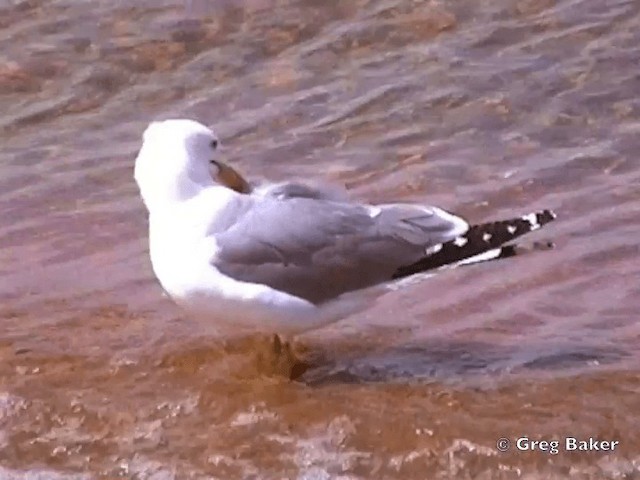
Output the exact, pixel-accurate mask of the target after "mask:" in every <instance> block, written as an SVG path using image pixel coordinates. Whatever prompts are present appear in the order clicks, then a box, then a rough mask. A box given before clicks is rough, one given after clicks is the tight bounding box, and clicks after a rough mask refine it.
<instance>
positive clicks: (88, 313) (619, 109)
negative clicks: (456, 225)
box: [0, 0, 640, 479]
mask: <svg viewBox="0 0 640 480" xmlns="http://www.w3.org/2000/svg"><path fill="white" fill-rule="evenodd" d="M485 3H486V2H480V3H479V2H471V1H468V0H462V1H460V2H454V3H453V4H449V3H446V4H445V3H442V2H418V3H416V2H401V1H394V0H381V1H377V2H368V1H356V0H354V1H341V2H337V1H332V2H311V1H303V0H298V1H295V0H288V1H274V0H253V1H249V0H244V1H242V2H230V1H229V2H203V1H198V0H191V1H189V2H179V1H165V2H150V1H140V2H137V3H136V4H135V5H134V6H132V5H130V4H128V3H126V4H125V3H123V2H92V3H90V4H89V3H82V2H66V1H62V0H56V1H50V2H38V1H25V2H12V3H9V4H6V5H3V6H0V28H2V31H3V34H4V38H5V39H7V41H6V42H4V48H3V55H4V57H3V62H2V65H0V111H1V112H2V115H0V130H1V133H0V135H1V136H2V145H3V148H2V151H1V153H0V156H1V157H0V171H1V175H0V192H1V195H0V209H1V210H2V211H3V212H4V216H3V218H6V219H7V220H8V221H6V222H3V224H2V226H1V227H0V228H1V230H0V275H1V276H0V279H1V280H0V282H1V283H0V300H1V302H0V319H1V320H2V334H0V358H1V361H0V379H1V382H0V445H1V446H2V448H1V449H0V464H1V465H2V467H0V476H1V477H3V478H4V477H7V478H60V479H68V478H100V477H101V476H102V477H104V478H113V477H114V476H117V475H119V476H122V477H124V478H207V477H212V476H213V477H217V478H339V477H340V476H341V475H342V478H420V479H422V478H434V477H440V478H460V477H470V478H476V477H486V478H515V477H519V476H526V475H529V476H531V477H532V478H565V477H566V476H567V474H570V475H574V476H580V477H583V478H620V477H622V476H628V477H631V476H633V474H634V473H635V474H637V473H638V470H637V465H638V462H639V461H640V459H639V458H638V457H637V448H636V446H637V445H638V440H639V439H638V436H637V432H638V431H639V429H638V428H637V427H638V421H639V417H638V415H637V412H638V411H640V409H639V408H638V400H637V398H639V397H638V390H639V388H638V385H639V384H640V383H639V382H638V380H639V379H638V371H637V364H638V359H639V352H640V351H639V349H638V339H639V334H640V331H639V330H638V326H637V322H636V321H635V320H636V317H637V312H638V311H640V308H639V307H640V305H639V304H638V298H640V289H639V288H638V282H637V278H638V273H639V271H638V265H637V262H634V259H635V258H637V256H638V244H637V237H638V227H637V225H638V219H639V212H640V197H639V196H638V193H637V188H635V186H636V185H637V183H638V180H639V179H640V169H639V168H638V162H637V161H636V156H637V155H636V154H637V151H638V147H639V146H640V145H639V144H638V131H639V129H638V125H640V123H639V121H638V118H639V117H638V114H639V111H640V110H639V104H638V101H637V99H636V97H637V88H638V78H637V65H638V61H639V60H640V47H638V45H640V41H639V40H640V39H639V38H638V35H639V34H638V32H640V29H639V28H638V27H639V23H640V7H639V6H638V4H637V2H633V1H631V0H622V1H614V0H607V1H604V2H600V3H598V2H589V1H585V0H558V1H555V2H552V1H544V2H533V1H527V0H523V1H519V2H515V3H514V2H506V1H498V2H493V3H491V4H485ZM176 116H189V117H194V118H198V119H199V120H201V121H203V122H205V123H208V124H212V125H215V127H216V130H217V131H218V133H219V134H220V135H221V137H222V138H223V149H224V154H225V156H226V161H228V162H229V163H230V164H232V165H234V166H236V167H237V168H239V169H240V170H241V171H244V172H248V173H251V174H252V175H255V176H257V177H260V176H262V175H264V176H267V177H269V178H271V179H273V180H278V179H283V178H285V177H288V176H290V175H295V176H300V177H305V178H311V179H318V180H323V181H326V180H328V181H332V182H336V183H339V184H344V185H346V186H347V187H348V188H349V189H350V191H351V194H352V195H353V196H355V197H357V198H361V199H367V200H371V201H390V200H392V199H401V200H404V201H416V202H432V203H434V204H439V205H443V206H444V207H445V208H448V209H451V210H455V211H459V212H461V213H462V214H464V215H465V216H467V217H468V218H469V219H470V220H472V221H484V220H490V219H494V218H502V217H505V216H508V215H510V214H513V213H514V212H520V211H529V210H532V209H536V208H541V207H548V208H554V209H555V210H556V211H557V212H558V213H559V216H560V218H559V220H558V221H557V222H555V223H554V224H553V226H552V229H553V232H551V231H549V232H546V233H543V234H542V235H552V237H553V239H554V241H556V243H557V245H558V248H557V249H555V250H553V251H550V252H545V254H544V255H536V254H531V255H525V256H523V257H521V258H514V259H510V260H508V261H504V262H497V263H495V264H485V265H477V266H472V267H468V268H464V269H458V270H451V271H445V272H442V273H441V274H439V275H437V276H436V277H431V278H427V279H423V280H422V281H417V282H411V283H409V284H407V285H405V286H403V288H400V289H397V290H396V291H393V292H390V293H389V294H387V295H385V296H384V297H382V298H380V299H379V300H378V301H376V302H375V303H372V305H371V308H370V309H369V310H368V311H366V312H363V313H362V314H359V315H357V316H354V317H353V318H349V319H346V320H345V321H343V322H341V323H339V324H336V325H334V326H332V327H330V328H327V329H323V330H321V331H317V332H314V333H312V334H309V335H305V336H304V337H300V338H297V339H296V341H295V343H294V346H295V349H296V350H297V352H296V355H297V356H298V357H299V358H300V359H302V360H304V361H306V362H309V363H310V364H312V365H314V368H311V369H309V370H307V371H306V372H304V374H302V376H300V378H298V379H297V380H296V381H293V382H289V381H288V380H286V377H287V376H288V375H290V374H291V373H292V372H291V368H292V356H290V355H289V353H286V354H285V355H283V354H282V351H281V352H280V354H278V355H276V354H275V353H277V352H275V353H274V351H273V348H272V347H273V345H272V344H271V343H270V341H271V339H270V338H262V337H256V338H226V339H220V338H217V337H215V336H213V335H211V333H210V329H209V328H208V326H207V325H201V324H196V323H194V322H193V321H191V320H190V319H188V318H185V317H184V316H183V315H182V313H181V312H180V311H179V310H177V309H176V308H175V307H174V306H173V304H172V303H171V302H170V301H169V300H168V299H167V298H166V297H164V296H163V294H162V292H161V291H160V289H159V287H158V286H157V285H156V283H155V281H154V280H153V276H152V273H151V270H150V268H149V265H148V262H147V252H146V248H147V246H146V218H145V215H144V210H143V206H142V204H141V203H140V201H139V200H138V198H137V191H136V188H135V185H134V183H133V180H132V166H133V158H134V157H135V155H136V153H137V149H138V148H139V145H140V134H141V132H142V130H143V129H144V127H145V125H146V124H147V123H148V122H149V121H150V120H151V119H154V118H168V117H176ZM538 239H540V240H544V238H542V237H538ZM294 373H300V372H294ZM294 376H295V375H294ZM523 434H526V435H528V436H530V437H531V438H540V439H559V438H562V437H563V436H566V435H571V436H576V437H585V438H588V437H590V436H592V437H598V438H600V439H604V440H619V441H620V442H621V443H620V450H616V451H615V452H613V453H602V452H601V453H597V452H592V453H589V454H578V453H566V452H564V453H561V454H558V455H556V456H547V455H544V454H542V453H540V452H527V453H514V452H511V453H509V452H507V453H498V451H497V450H496V449H495V448H494V446H495V442H496V440H497V439H498V438H500V437H508V438H515V437H516V436H520V435H523Z"/></svg>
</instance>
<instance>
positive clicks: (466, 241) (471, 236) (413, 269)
mask: <svg viewBox="0 0 640 480" xmlns="http://www.w3.org/2000/svg"><path fill="white" fill-rule="evenodd" d="M556 217H557V215H556V214H555V212H553V211H552V210H540V211H538V212H532V213H529V214H527V215H523V216H521V217H517V218H512V219H509V220H502V221H498V222H491V223H482V224H479V225H474V226H472V227H470V228H469V230H467V232H466V233H465V234H464V235H461V236H459V237H457V238H455V239H453V240H451V241H449V242H446V243H442V244H438V245H432V246H431V247H430V248H429V253H428V254H427V255H426V256H425V257H423V258H421V259H420V260H418V261H417V262H415V263H412V264H411V265H406V266H403V267H400V268H398V270H397V271H396V272H395V274H394V275H393V278H394V279H397V278H402V277H407V276H409V275H413V274H415V273H420V272H425V271H428V270H433V269H435V268H439V267H443V266H445V265H450V264H454V263H457V262H460V261H462V260H465V259H468V258H471V257H475V256H476V255H480V254H483V253H485V252H488V251H490V250H495V249H500V250H501V251H500V252H498V256H497V257H496V258H506V257H509V256H514V255H516V254H517V253H518V250H517V247H516V246H503V245H504V244H505V243H507V242H510V241H512V240H514V239H515V238H518V237H520V236H522V235H525V234H526V233H529V232H532V231H535V230H539V229H540V228H542V227H543V226H544V225H546V224H547V223H549V222H552V221H553V220H555V219H556Z"/></svg>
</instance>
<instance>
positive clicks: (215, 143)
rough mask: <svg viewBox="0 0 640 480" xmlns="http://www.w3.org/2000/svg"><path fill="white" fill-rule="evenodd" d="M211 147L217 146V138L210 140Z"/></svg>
mask: <svg viewBox="0 0 640 480" xmlns="http://www.w3.org/2000/svg"><path fill="white" fill-rule="evenodd" d="M211 148H213V149H214V150H215V149H216V148H218V140H211Z"/></svg>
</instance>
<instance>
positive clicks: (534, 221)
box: [522, 213, 540, 230]
mask: <svg viewBox="0 0 640 480" xmlns="http://www.w3.org/2000/svg"><path fill="white" fill-rule="evenodd" d="M522 220H524V221H525V222H529V225H531V230H537V229H538V228H540V223H538V215H537V214H535V213H530V214H529V215H523V216H522Z"/></svg>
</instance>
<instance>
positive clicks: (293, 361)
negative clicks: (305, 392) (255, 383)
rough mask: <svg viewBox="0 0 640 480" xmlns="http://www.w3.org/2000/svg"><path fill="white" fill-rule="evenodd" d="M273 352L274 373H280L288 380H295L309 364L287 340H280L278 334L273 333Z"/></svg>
mask: <svg viewBox="0 0 640 480" xmlns="http://www.w3.org/2000/svg"><path fill="white" fill-rule="evenodd" d="M271 350H272V353H273V364H272V365H273V367H274V371H275V372H276V373H281V374H283V375H285V376H287V377H289V379H290V380H295V379H296V378H298V377H300V376H301V375H302V374H303V373H304V372H306V371H307V370H308V369H309V367H311V365H310V364H309V363H307V362H305V361H303V360H301V359H299V358H298V356H297V355H296V354H295V352H294V351H293V348H292V347H291V342H290V341H289V340H286V339H285V340H284V341H283V340H282V338H280V335H278V334H274V335H273V337H272V340H271Z"/></svg>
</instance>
